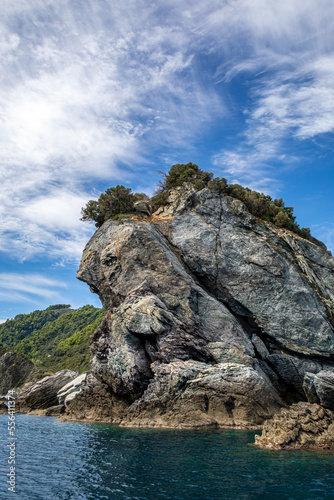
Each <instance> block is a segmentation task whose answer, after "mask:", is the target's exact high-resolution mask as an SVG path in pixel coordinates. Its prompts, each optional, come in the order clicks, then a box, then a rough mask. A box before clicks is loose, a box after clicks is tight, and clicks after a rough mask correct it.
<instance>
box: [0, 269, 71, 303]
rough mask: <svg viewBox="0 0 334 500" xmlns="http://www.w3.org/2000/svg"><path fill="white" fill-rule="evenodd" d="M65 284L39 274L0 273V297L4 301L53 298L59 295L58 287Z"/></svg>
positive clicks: (62, 287)
mask: <svg viewBox="0 0 334 500" xmlns="http://www.w3.org/2000/svg"><path fill="white" fill-rule="evenodd" d="M66 286H67V285H66V284H65V283H63V282H61V281H58V280H54V279H50V278H47V277H45V276H43V275H41V274H16V273H0V290H1V291H0V299H1V300H3V301H5V302H11V301H15V300H18V301H25V302H35V301H36V298H39V297H42V298H47V299H52V300H54V299H57V298H59V297H60V295H59V289H64V288H66ZM57 289H58V290H57Z"/></svg>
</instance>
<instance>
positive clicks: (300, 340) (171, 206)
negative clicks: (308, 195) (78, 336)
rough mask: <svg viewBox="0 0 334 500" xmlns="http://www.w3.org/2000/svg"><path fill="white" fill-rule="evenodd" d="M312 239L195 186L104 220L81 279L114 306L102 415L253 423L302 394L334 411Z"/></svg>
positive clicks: (104, 351) (328, 336) (131, 421)
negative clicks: (146, 208)
mask: <svg viewBox="0 0 334 500" xmlns="http://www.w3.org/2000/svg"><path fill="white" fill-rule="evenodd" d="M315 243H316V242H315ZM315 243H314V242H311V241H308V240H305V239H303V238H301V237H299V236H297V235H296V234H294V233H291V232H290V231H288V230H285V229H279V228H278V227H276V226H273V225H271V224H270V223H266V222H263V221H261V220H259V219H257V218H256V217H254V216H252V215H251V214H250V213H249V212H248V210H247V209H246V207H245V205H244V204H243V203H242V202H241V201H239V200H237V199H234V198H231V197H228V196H225V195H223V194H219V193H218V192H216V191H214V190H210V189H208V188H205V189H202V190H201V191H197V190H196V188H195V187H194V186H193V185H192V184H186V185H185V186H183V187H181V188H176V189H174V190H173V191H172V192H171V194H170V196H169V199H168V204H167V206H165V207H162V208H160V209H159V210H158V211H157V212H156V213H155V214H153V216H151V217H147V218H146V219H143V221H136V220H131V219H123V220H121V221H111V220H109V221H107V222H105V223H104V224H103V226H102V227H101V228H99V229H98V230H97V231H96V233H95V234H94V235H93V237H92V238H91V240H90V241H89V242H88V244H87V245H86V247H85V249H84V252H83V256H82V260H81V264H80V269H79V271H78V275H77V277H78V278H79V279H80V280H82V281H85V282H86V283H87V284H88V285H89V286H90V289H91V290H92V291H93V292H95V293H97V294H98V295H99V297H100V299H101V302H102V304H103V306H104V307H105V308H107V309H108V314H107V316H106V317H105V319H104V320H103V322H102V324H101V325H100V327H99V328H98V329H97V331H96V332H95V333H94V335H93V336H92V339H91V370H92V374H93V375H94V376H95V377H96V379H97V380H99V381H100V383H101V384H103V387H104V390H105V397H106V398H107V399H108V397H109V403H110V404H109V407H108V408H109V410H110V412H111V415H110V418H113V417H112V412H113V411H115V418H117V419H121V422H122V425H133V426H135V425H137V426H166V427H194V426H210V427H212V426H234V427H242V428H250V427H256V426H259V425H261V424H262V423H263V421H264V420H266V419H268V418H270V417H272V416H273V415H274V414H275V413H277V412H278V410H279V409H281V408H284V407H286V406H287V405H290V404H292V403H296V402H298V401H310V402H312V403H313V402H316V403H320V404H321V405H323V406H324V407H328V408H332V406H333V391H334V384H333V380H334V370H333V368H334V329H333V325H334V318H333V311H334V259H333V258H332V256H331V255H330V253H329V252H327V251H326V249H325V248H324V247H323V245H317V244H315ZM87 389H89V388H86V390H85V391H83V392H81V393H80V395H81V396H80V397H81V401H82V402H83V399H84V398H85V397H86V400H87V401H88V400H89V398H88V397H87V394H88V393H87ZM84 393H86V396H83V394H84ZM93 395H94V390H93V388H92V389H91V398H93ZM75 401H76V398H74V399H73V400H72V402H71V405H69V406H72V409H73V408H75ZM90 404H91V405H92V404H93V403H92V402H91V403H90ZM105 405H107V406H108V404H107V403H105ZM113 408H114V410H113ZM82 409H83V406H82ZM116 409H117V410H116ZM109 410H108V411H109ZM73 411H74V410H73ZM82 411H83V410H82ZM83 413H84V411H83Z"/></svg>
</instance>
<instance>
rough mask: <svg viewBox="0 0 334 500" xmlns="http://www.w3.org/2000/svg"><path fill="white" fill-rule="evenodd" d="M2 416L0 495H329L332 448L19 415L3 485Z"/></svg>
mask: <svg viewBox="0 0 334 500" xmlns="http://www.w3.org/2000/svg"><path fill="white" fill-rule="evenodd" d="M7 422H8V417H7V416H6V415H0V427H1V436H3V437H4V439H3V445H2V447H1V470H0V475H1V477H0V480H1V484H0V498H1V499H4V500H7V499H17V500H39V499H40V500H51V499H52V500H53V499H55V500H70V499H71V500H72V499H73V500H74V499H75V500H95V499H96V500H97V499H99V500H100V499H115V500H116V499H117V500H128V499H129V500H137V499H138V500H159V499H161V500H167V499H173V500H188V499H189V500H216V499H217V500H218V499H219V500H220V499H228V500H230V499H231V500H232V499H233V500H235V499H238V500H239V499H240V500H243V499H269V500H276V499H277V500H278V499H280V500H282V499H289V500H290V499H291V500H292V499H303V500H308V499H319V500H323V499H327V498H329V499H334V453H333V452H329V451H327V452H326V451H325V452H301V451H295V452H285V451H283V452H272V451H268V450H259V449H257V448H255V447H252V446H249V445H248V443H252V442H253V441H254V432H249V431H247V432H245V431H230V430H217V431H170V430H153V429H144V430H138V429H122V428H118V427H115V426H111V425H108V424H87V423H60V422H58V421H57V420H56V419H54V418H51V417H33V416H27V415H16V424H17V430H16V436H17V444H16V450H15V451H16V453H17V456H16V459H17V461H16V467H17V470H16V472H17V474H16V492H15V493H12V492H8V491H7V485H6V480H7V478H6V474H8V472H9V470H8V467H9V466H8V464H7V460H8V454H9V453H8V448H6V444H7V436H8V431H7Z"/></svg>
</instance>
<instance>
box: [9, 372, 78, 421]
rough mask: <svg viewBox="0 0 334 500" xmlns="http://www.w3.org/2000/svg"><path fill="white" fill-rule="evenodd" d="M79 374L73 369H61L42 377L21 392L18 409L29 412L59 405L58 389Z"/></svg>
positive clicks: (17, 402)
mask: <svg viewBox="0 0 334 500" xmlns="http://www.w3.org/2000/svg"><path fill="white" fill-rule="evenodd" d="M78 375H79V374H78V372H75V371H73V370H61V371H59V372H57V373H55V374H54V375H49V376H47V377H44V378H42V379H41V380H39V381H38V382H36V384H34V385H32V386H31V387H28V388H27V389H24V390H22V391H21V392H20V394H19V397H18V398H17V401H16V411H17V412H21V413H27V412H30V411H34V410H46V409H48V408H51V407H54V406H58V405H59V402H58V397H57V393H58V391H59V390H60V389H61V388H62V387H64V385H65V384H67V383H68V382H70V381H71V380H74V379H75V378H76V377H77V376H78Z"/></svg>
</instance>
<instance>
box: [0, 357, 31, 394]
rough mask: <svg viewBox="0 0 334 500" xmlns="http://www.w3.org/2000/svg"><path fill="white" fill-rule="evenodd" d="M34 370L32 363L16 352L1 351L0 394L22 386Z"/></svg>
mask: <svg viewBox="0 0 334 500" xmlns="http://www.w3.org/2000/svg"><path fill="white" fill-rule="evenodd" d="M33 369H34V365H33V363H32V362H31V361H29V360H28V359H26V358H24V357H23V356H20V355H19V354H17V353H16V352H10V351H8V352H3V351H2V349H1V351H0V394H1V395H5V394H7V392H8V391H9V390H10V389H14V388H15V387H17V386H18V385H20V384H22V383H23V382H24V381H25V379H26V378H27V377H28V375H29V374H30V373H31V372H32V370H33Z"/></svg>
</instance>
